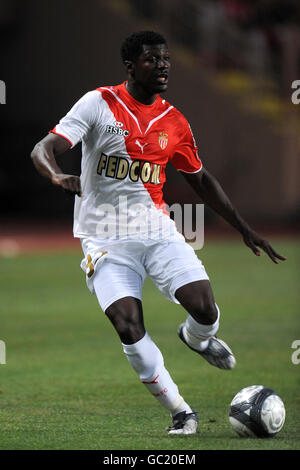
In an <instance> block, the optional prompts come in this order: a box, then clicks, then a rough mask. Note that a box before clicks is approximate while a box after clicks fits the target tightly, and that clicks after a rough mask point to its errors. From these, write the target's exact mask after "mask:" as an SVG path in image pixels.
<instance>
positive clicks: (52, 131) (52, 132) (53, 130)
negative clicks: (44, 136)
mask: <svg viewBox="0 0 300 470" xmlns="http://www.w3.org/2000/svg"><path fill="white" fill-rule="evenodd" d="M48 134H56V135H59V136H60V137H63V138H64V139H66V140H67V141H68V142H69V144H70V145H71V147H73V144H72V142H71V141H70V139H68V137H66V136H65V135H63V134H60V133H59V132H56V126H55V127H54V128H53V129H51V130H50V131H49V132H48Z"/></svg>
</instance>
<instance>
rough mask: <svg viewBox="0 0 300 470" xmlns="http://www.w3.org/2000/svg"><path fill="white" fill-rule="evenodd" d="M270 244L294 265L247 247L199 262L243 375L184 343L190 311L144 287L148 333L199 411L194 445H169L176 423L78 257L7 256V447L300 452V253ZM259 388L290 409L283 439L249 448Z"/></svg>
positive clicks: (1, 270)
mask: <svg viewBox="0 0 300 470" xmlns="http://www.w3.org/2000/svg"><path fill="white" fill-rule="evenodd" d="M270 241H271V243H272V245H273V246H274V248H275V250H276V251H278V252H279V253H280V254H283V255H285V256H286V257H287V261H285V262H284V263H281V264H280V265H275V264H273V263H272V262H271V261H270V260H269V259H268V258H267V256H265V255H262V256H261V257H260V258H258V257H255V256H254V255H253V254H252V252H251V251H250V250H249V249H248V248H246V247H245V246H244V245H243V243H242V242H241V241H239V240H228V241H222V240H211V241H210V240H206V243H205V247H204V249H203V250H201V251H200V252H199V253H198V255H199V257H200V258H201V259H202V260H203V263H204V265H205V267H206V270H207V272H208V274H209V276H210V278H211V283H212V286H213V290H214V293H215V298H216V302H217V303H218V305H219V307H220V310H221V326H220V330H219V333H218V336H219V337H220V338H222V339H224V340H225V341H226V342H228V344H229V345H230V347H231V348H232V350H233V352H234V353H235V355H236V358H237V365H236V368H235V369H233V370H232V371H222V370H219V369H217V368H215V367H212V366H210V365H209V364H208V363H206V361H204V360H203V359H202V358H201V357H199V356H198V355H197V354H195V353H193V352H192V351H190V350H189V349H188V348H187V347H185V345H184V344H183V343H182V342H181V341H180V340H179V339H178V337H177V333H176V331H177V326H178V324H179V323H180V322H182V321H183V320H184V319H185V318H186V313H185V311H184V310H183V309H182V308H181V307H180V306H179V305H175V304H173V303H171V302H170V301H168V300H166V299H165V298H164V297H163V296H162V295H161V294H160V293H159V292H158V291H157V290H156V288H155V287H154V286H153V284H152V283H151V282H150V281H148V280H147V281H146V284H145V286H144V291H143V305H144V316H145V325H146V329H147V331H148V332H149V334H150V336H151V337H152V339H153V340H154V341H155V342H156V344H157V345H158V347H159V348H160V349H161V351H162V353H163V355H164V358H165V364H166V367H167V369H168V370H169V372H170V373H171V375H172V377H173V379H174V380H175V382H176V383H177V384H178V386H179V391H180V393H181V394H182V395H183V396H184V398H185V400H186V401H187V402H189V403H190V404H191V406H192V407H193V408H194V409H195V410H197V411H198V412H199V433H198V434H197V435H195V436H177V437H176V436H168V435H167V433H166V431H165V427H167V426H168V425H170V424H171V420H170V417H169V414H168V412H167V411H166V410H165V409H163V408H162V407H161V405H160V404H159V403H158V402H157V401H156V400H155V399H154V398H153V397H151V395H150V393H149V392H148V391H147V390H146V388H145V387H144V386H143V385H142V384H140V382H139V380H138V377H137V375H136V373H135V372H134V371H133V370H132V369H131V366H130V365H129V363H128V361H127V359H126V357H125V355H124V353H123V351H122V348H121V344H120V342H119V339H118V337H117V335H116V333H115V332H114V331H113V328H112V326H111V324H110V323H109V321H108V320H107V319H106V318H105V316H104V314H103V313H102V311H101V310H100V308H99V307H98V304H97V300H96V298H95V297H94V296H91V295H90V293H89V291H88V290H87V287H86V285H85V280H84V275H83V272H82V271H81V269H80V268H79V263H80V260H81V258H82V256H81V253H80V252H79V251H76V250H75V251H74V252H66V253H59V252H58V253H51V254H50V253H39V254H37V253H27V254H21V255H19V256H17V257H13V258H0V278H1V279H0V290H1V292H0V293H1V296H0V298H1V321H0V340H3V341H4V342H5V345H6V364H2V365H0V449H41V450H42V449H98V450H117V449H118V450H125V449H126V450H137V449H144V450H150V449H151V450H161V449H163V450H204V449H210V450H211V449H216V450H221V449H234V450H237V449H250V450H251V449H266V450H273V449H276V450H284V449H288V450H291V449H299V448H300V423H299V421H300V393H299V392H300V364H295V363H293V362H292V354H293V353H294V352H295V350H293V349H292V347H291V345H292V343H293V341H295V340H297V339H298V340H300V322H299V304H300V302H299V258H300V256H299V245H298V244H297V243H296V241H295V240H292V239H289V238H280V239H279V238H275V240H272V239H271V240H270ZM297 357H298V358H300V353H299V354H298V356H297ZM294 362H295V361H294ZM254 384H258V385H259V384H262V385H265V386H266V387H269V388H272V389H273V390H275V391H276V392H277V393H278V394H279V395H280V397H281V398H282V400H283V401H284V403H285V406H286V422H285V425H284V427H283V429H282V430H281V432H280V433H279V434H278V435H277V436H276V437H275V438H272V439H252V438H251V439H245V438H240V437H238V436H237V434H235V432H234V431H233V430H232V428H231V426H230V423H229V420H228V410H229V404H230V402H231V400H232V398H233V396H234V395H235V394H236V393H237V392H238V391H239V390H240V389H242V388H243V387H246V386H249V385H254Z"/></svg>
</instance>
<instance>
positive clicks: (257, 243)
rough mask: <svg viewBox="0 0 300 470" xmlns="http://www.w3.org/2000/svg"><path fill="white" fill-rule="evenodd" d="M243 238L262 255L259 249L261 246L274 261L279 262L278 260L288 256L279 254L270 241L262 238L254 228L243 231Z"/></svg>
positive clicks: (258, 254)
mask: <svg viewBox="0 0 300 470" xmlns="http://www.w3.org/2000/svg"><path fill="white" fill-rule="evenodd" d="M243 239H244V242H245V244H246V245H247V246H248V247H249V248H250V249H251V250H252V251H253V253H254V254H255V255H256V256H260V255H261V251H260V250H259V249H258V247H259V248H261V249H262V250H263V251H264V252H265V253H267V255H268V256H269V258H271V260H272V261H273V263H275V264H278V260H281V261H284V260H286V258H285V257H284V256H281V255H279V254H278V253H276V251H275V250H274V249H273V248H272V247H271V245H270V243H269V242H268V241H267V240H264V239H263V238H261V237H260V236H259V235H258V234H257V233H256V232H254V230H251V229H247V230H246V231H245V232H244V233H243Z"/></svg>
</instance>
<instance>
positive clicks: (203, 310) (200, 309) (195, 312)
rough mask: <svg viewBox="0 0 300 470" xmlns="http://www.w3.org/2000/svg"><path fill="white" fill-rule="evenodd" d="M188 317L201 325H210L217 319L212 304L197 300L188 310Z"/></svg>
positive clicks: (216, 312) (213, 304)
mask: <svg viewBox="0 0 300 470" xmlns="http://www.w3.org/2000/svg"><path fill="white" fill-rule="evenodd" d="M189 313H190V315H191V316H192V317H193V318H194V319H195V320H196V321H197V322H198V323H202V324H203V325H212V324H213V323H215V322H216V321H217V319H218V310H217V307H216V305H215V303H214V302H211V301H205V299H204V300H199V299H198V300H197V301H196V302H194V304H193V305H192V306H191V309H190V310H189Z"/></svg>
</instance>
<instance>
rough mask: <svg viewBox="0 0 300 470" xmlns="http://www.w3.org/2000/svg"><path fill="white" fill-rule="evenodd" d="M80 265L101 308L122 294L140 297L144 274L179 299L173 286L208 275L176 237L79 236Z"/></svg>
mask: <svg viewBox="0 0 300 470" xmlns="http://www.w3.org/2000/svg"><path fill="white" fill-rule="evenodd" d="M81 245H82V249H83V252H84V255H85V258H84V259H83V260H82V262H81V268H82V269H83V270H84V271H85V273H86V281H87V285H88V288H89V289H90V291H91V293H92V294H94V293H96V295H97V297H98V301H99V303H100V306H101V308H102V310H103V311H105V310H106V309H107V308H108V307H109V306H110V305H111V304H112V303H113V302H115V301H116V300H119V299H121V298H123V297H128V296H129V297H135V298H137V299H140V300H142V288H143V284H144V281H145V279H146V277H147V276H149V278H150V279H151V280H152V281H153V283H154V284H155V286H156V287H157V288H158V289H159V290H160V292H162V293H163V294H164V296H165V297H166V298H167V299H169V300H171V301H173V302H175V303H177V304H178V303H179V302H178V300H177V299H176V298H175V292H176V290H177V289H178V288H179V287H181V286H184V285H186V284H188V283H190V282H194V281H198V280H203V279H207V280H208V279H209V277H208V275H207V274H206V271H205V268H204V266H203V264H202V262H201V261H200V260H199V258H198V257H197V255H196V253H195V252H194V250H193V248H192V247H191V246H190V245H188V244H187V243H186V242H185V240H184V238H183V237H182V238H181V239H178V240H172V241H169V240H163V241H161V240H160V241H157V240H100V239H95V238H82V239H81Z"/></svg>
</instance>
